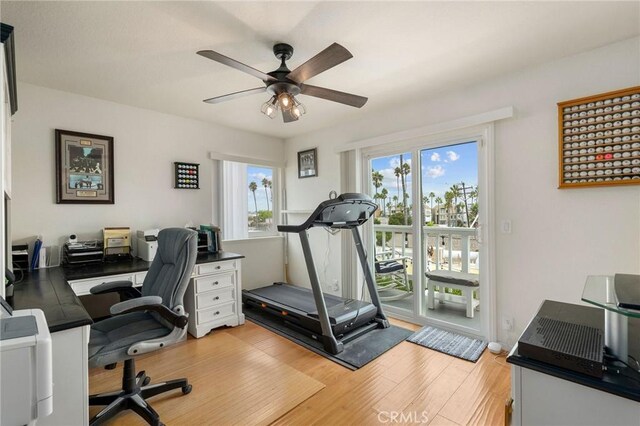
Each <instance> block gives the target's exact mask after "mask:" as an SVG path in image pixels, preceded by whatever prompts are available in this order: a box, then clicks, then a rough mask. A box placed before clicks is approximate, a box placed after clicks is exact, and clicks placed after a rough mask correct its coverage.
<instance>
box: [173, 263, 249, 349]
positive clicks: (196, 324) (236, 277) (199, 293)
mask: <svg viewBox="0 0 640 426" xmlns="http://www.w3.org/2000/svg"><path fill="white" fill-rule="evenodd" d="M240 263H241V262H240V259H233V260H222V261H218V262H211V263H202V264H200V265H196V267H195V268H194V271H193V272H194V273H193V275H192V277H191V281H190V282H189V287H188V288H187V292H186V294H185V296H184V306H185V309H186V311H187V312H188V313H189V325H188V331H189V334H191V335H192V336H194V337H198V338H199V337H202V336H204V335H205V334H207V333H209V332H210V331H211V330H212V329H214V328H216V327H222V326H229V327H235V326H237V325H240V324H244V314H243V313H242V301H241V299H240V294H241V290H242V282H241V275H240V270H241V264H240Z"/></svg>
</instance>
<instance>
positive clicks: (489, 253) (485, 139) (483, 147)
mask: <svg viewBox="0 0 640 426" xmlns="http://www.w3.org/2000/svg"><path fill="white" fill-rule="evenodd" d="M465 141H477V142H478V186H479V187H480V188H481V191H480V197H479V209H480V210H479V228H478V239H479V241H478V242H479V244H481V245H482V247H483V251H484V253H486V254H484V255H483V258H482V266H481V268H480V281H481V283H482V288H481V296H480V297H481V299H482V309H480V315H481V326H480V333H478V331H477V330H475V329H472V328H469V327H464V326H458V325H456V324H451V323H448V322H443V321H441V320H437V319H434V318H427V317H426V316H422V315H420V314H419V313H420V309H419V308H420V307H421V306H425V304H424V294H423V293H424V291H416V292H414V298H413V299H414V310H413V313H412V314H411V316H409V317H407V315H406V311H398V310H394V309H393V308H389V307H385V310H386V311H387V312H389V313H390V314H392V315H393V316H395V317H398V318H400V319H404V320H407V321H410V322H413V323H418V324H425V325H426V324H431V325H436V326H439V327H442V328H446V329H450V330H453V331H457V332H460V333H463V334H467V335H471V336H477V337H482V338H485V339H489V340H490V341H495V340H496V339H497V315H496V309H497V303H496V288H497V287H496V282H495V278H496V275H495V271H496V267H495V252H496V250H495V193H494V192H495V191H494V170H495V167H494V124H493V122H490V123H486V124H483V125H477V126H472V127H467V128H463V129H457V130H454V131H450V132H446V133H438V134H430V135H422V136H420V137H415V138H411V139H409V140H398V141H396V142H392V143H387V144H385V145H384V146H379V145H378V146H375V147H371V148H369V149H367V148H363V149H361V156H360V161H361V164H362V167H361V169H362V171H363V172H362V175H361V176H362V181H361V188H366V189H367V192H368V191H369V187H370V176H369V174H370V170H371V165H370V164H371V163H370V162H371V160H372V159H373V158H377V157H381V156H385V155H394V154H397V153H400V152H410V153H411V154H412V169H413V170H418V171H420V170H421V164H420V157H421V156H420V151H422V150H424V149H430V148H436V147H441V146H446V145H453V144H456V143H462V142H465ZM416 167H417V168H416ZM416 175H418V174H416ZM419 186H420V185H412V191H413V193H412V198H413V199H414V200H418V199H420V193H419V189H420V188H419ZM414 211H415V210H414ZM418 214H419V215H420V217H419V218H418V219H419V220H414V221H413V230H412V232H413V238H414V241H413V247H414V250H415V248H417V249H418V250H420V256H421V257H422V251H421V250H422V241H421V230H420V224H421V223H422V219H423V218H422V215H423V212H422V209H419V213H418ZM367 231H368V232H367ZM363 232H365V233H366V234H367V236H368V238H366V240H365V241H366V243H367V245H368V252H369V253H373V250H374V247H373V242H374V241H375V239H374V238H372V237H371V235H369V234H372V233H373V227H372V226H371V225H370V226H368V227H366V228H365V230H364V231H363ZM370 262H371V263H373V259H370ZM371 267H373V265H371ZM422 268H423V265H422V262H414V277H413V282H414V283H419V286H420V287H422V282H423V280H422V279H420V280H417V279H416V278H421V277H422ZM416 288H417V287H416Z"/></svg>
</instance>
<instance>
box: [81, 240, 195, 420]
mask: <svg viewBox="0 0 640 426" xmlns="http://www.w3.org/2000/svg"><path fill="white" fill-rule="evenodd" d="M197 238H198V234H197V233H196V232H195V231H192V230H189V229H183V228H169V229H163V230H162V231H160V233H159V234H158V251H157V254H156V257H155V258H154V259H153V262H152V263H151V267H150V268H149V271H148V272H147V276H146V278H145V279H144V283H143V284H142V293H140V292H139V291H138V290H137V289H135V288H133V284H132V283H131V282H130V281H116V282H109V283H103V284H100V285H98V286H95V287H93V288H92V289H91V293H92V294H103V293H108V292H117V293H119V294H120V298H121V300H124V301H121V302H120V303H117V304H115V305H113V306H112V307H111V315H113V316H112V317H111V318H108V319H106V320H104V321H100V322H97V323H95V324H94V325H93V326H91V337H90V339H89V367H103V366H104V367H106V368H108V369H110V368H115V364H116V363H117V362H118V361H124V372H123V377H122V389H121V390H118V391H115V392H110V393H105V394H99V395H91V396H90V397H89V405H106V407H105V408H104V409H103V410H102V411H100V412H99V413H98V414H96V415H95V416H94V417H93V418H92V419H91V421H90V424H91V425H99V424H103V423H104V422H106V421H107V420H109V419H110V418H112V417H113V416H115V415H116V414H118V413H119V412H121V411H124V410H129V409H130V410H133V411H135V412H136V413H137V414H138V415H140V416H141V417H142V418H144V419H145V420H146V421H147V422H148V423H149V424H150V425H160V424H161V423H160V417H159V415H158V413H157V412H156V411H155V410H154V409H153V408H151V406H150V405H149V404H148V403H147V402H146V401H145V400H146V399H148V398H151V397H152V396H155V395H158V394H161V393H164V392H167V391H170V390H173V389H181V390H182V393H183V394H188V393H189V392H191V385H190V384H189V383H188V382H187V379H178V380H171V381H168V382H165V383H159V384H154V385H149V382H150V378H149V377H147V375H146V374H145V372H144V371H141V372H139V373H138V374H137V375H136V371H135V370H136V369H135V361H134V358H135V357H136V356H138V355H142V354H145V353H148V352H152V351H155V350H158V349H161V348H164V347H166V346H169V345H171V344H174V343H176V342H179V341H180V340H182V339H183V338H184V336H185V334H186V332H187V330H186V328H185V327H186V325H187V320H188V319H187V314H186V313H185V311H184V307H183V301H182V299H183V297H184V293H185V291H186V289H187V285H188V284H189V279H190V277H191V272H192V271H193V266H194V265H195V262H196V255H197V243H196V241H197Z"/></svg>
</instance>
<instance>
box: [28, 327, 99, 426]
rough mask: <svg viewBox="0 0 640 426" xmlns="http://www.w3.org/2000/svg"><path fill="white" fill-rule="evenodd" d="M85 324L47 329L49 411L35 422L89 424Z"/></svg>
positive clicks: (42, 425) (41, 424)
mask: <svg viewBox="0 0 640 426" xmlns="http://www.w3.org/2000/svg"><path fill="white" fill-rule="evenodd" d="M89 331H90V327H89V326H88V325H85V326H82V327H75V328H70V329H68V330H63V331H56V332H54V333H51V350H52V355H53V356H52V361H53V412H52V413H51V414H50V415H48V416H46V417H42V418H40V419H38V422H37V423H38V426H49V425H51V426H66V425H78V426H80V425H87V424H89V374H88V372H89V367H88V365H89V361H88V360H89Z"/></svg>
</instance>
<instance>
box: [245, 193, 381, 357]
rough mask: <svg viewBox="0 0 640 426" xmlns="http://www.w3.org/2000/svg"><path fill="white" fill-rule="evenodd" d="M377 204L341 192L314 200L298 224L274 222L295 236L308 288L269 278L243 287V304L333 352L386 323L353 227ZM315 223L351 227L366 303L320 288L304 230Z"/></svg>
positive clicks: (367, 197) (312, 226) (367, 198)
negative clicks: (313, 206) (264, 282)
mask: <svg viewBox="0 0 640 426" xmlns="http://www.w3.org/2000/svg"><path fill="white" fill-rule="evenodd" d="M334 194H335V193H334ZM377 208H378V206H377V204H376V203H374V202H373V199H372V198H371V197H369V196H368V195H365V194H353V193H346V194H342V195H340V196H337V197H335V198H331V199H329V200H326V201H323V202H322V203H320V205H319V206H318V207H317V208H316V209H315V211H314V212H313V213H312V214H311V216H309V218H308V219H307V220H306V221H305V222H304V223H302V224H301V225H278V231H280V232H288V233H296V234H298V236H299V237H300V242H301V243H302V251H303V252H304V258H305V262H306V264H307V270H308V272H309V279H310V281H311V289H308V288H304V287H298V286H293V285H289V284H286V283H274V284H272V285H270V286H266V287H261V288H257V289H255V290H243V291H242V302H243V303H244V306H245V309H259V310H262V311H264V312H267V313H269V314H272V315H275V316H278V317H280V318H281V319H282V320H283V322H284V324H285V325H286V326H287V327H289V328H292V329H294V330H296V331H299V332H302V333H304V334H306V335H308V336H311V337H312V338H314V339H315V340H318V341H321V342H322V344H323V346H324V349H325V350H326V351H327V352H329V353H331V354H334V355H335V354H338V353H340V352H342V351H343V350H344V343H346V342H349V341H351V340H353V339H355V338H357V337H360V336H362V335H363V334H365V333H367V332H369V331H371V330H374V329H377V328H388V327H389V320H388V319H387V317H386V315H385V314H384V311H383V310H382V305H381V304H380V297H379V296H378V290H377V289H376V285H375V281H374V279H373V274H372V273H371V269H370V268H369V263H368V262H367V256H366V254H365V251H364V248H363V245H362V239H361V237H360V232H359V231H358V227H359V226H361V225H362V224H364V223H365V222H366V221H367V220H369V218H370V217H372V216H373V213H374V212H375V211H376V209H377ZM315 227H324V228H333V229H349V230H351V234H352V236H353V241H354V243H355V246H356V251H357V253H358V258H359V259H360V266H361V267H362V271H363V272H364V278H365V281H366V283H367V288H368V289H369V295H370V297H371V303H369V302H364V301H361V300H354V299H343V298H341V297H337V296H333V295H330V294H324V293H323V292H322V287H321V285H320V281H319V279H318V273H317V271H316V267H315V265H314V263H313V256H312V254H311V248H310V246H309V238H308V236H307V231H308V230H309V229H311V228H315Z"/></svg>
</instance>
